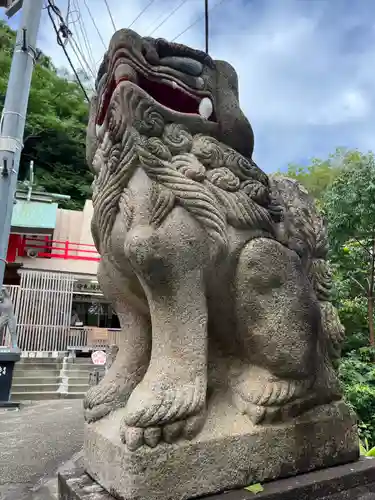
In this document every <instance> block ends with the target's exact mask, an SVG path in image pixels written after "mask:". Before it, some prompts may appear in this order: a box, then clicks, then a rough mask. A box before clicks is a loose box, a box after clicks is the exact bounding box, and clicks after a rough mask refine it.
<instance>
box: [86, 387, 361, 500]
mask: <svg viewBox="0 0 375 500" xmlns="http://www.w3.org/2000/svg"><path fill="white" fill-rule="evenodd" d="M123 412H124V410H123V409H121V410H117V411H116V412H114V413H113V414H112V415H109V416H107V417H106V418H104V419H102V420H100V421H99V422H96V423H94V424H86V427H85V443H84V465H85V469H86V471H87V472H88V473H89V475H90V476H91V477H92V478H94V479H95V480H96V481H97V482H98V483H99V484H100V485H101V486H103V487H104V488H105V489H106V490H107V491H109V492H110V493H111V494H112V495H113V496H116V497H118V498H121V499H125V500H139V499H142V500H161V499H163V500H184V499H188V498H191V497H198V496H201V495H207V494H211V493H217V492H221V491H225V490H229V489H235V488H241V487H244V486H246V485H249V484H252V483H258V482H260V483H263V482H264V481H270V480H273V479H277V478H282V477H288V476H293V475H295V474H300V473H304V472H309V471H312V470H314V469H319V468H325V467H331V466H334V465H340V464H344V463H348V462H351V461H355V460H357V459H358V457H359V446H358V435H357V428H356V423H355V417H354V415H353V414H352V412H351V411H350V410H349V408H348V406H347V405H346V404H345V403H344V402H342V401H340V402H337V403H333V404H331V405H327V406H322V407H319V408H316V409H314V410H312V411H310V412H308V413H305V414H304V415H303V416H301V417H299V418H297V419H295V420H294V421H291V422H288V423H286V424H280V425H265V426H254V425H252V424H251V422H250V420H249V419H248V418H247V417H245V416H244V415H241V414H240V413H239V412H238V411H237V410H236V409H235V408H234V407H233V406H232V405H231V404H229V403H228V401H227V400H225V399H224V398H223V397H221V398H219V399H218V398H216V399H215V398H213V399H212V403H211V406H210V408H209V410H208V418H207V421H206V424H205V426H204V428H203V430H202V431H201V433H200V434H199V435H198V436H197V438H195V439H193V440H192V441H184V440H181V441H179V442H177V443H176V444H173V445H168V444H165V443H162V444H160V445H158V446H157V447H156V448H153V449H152V448H148V447H146V446H143V447H141V448H139V449H138V450H137V451H135V452H134V451H133V452H131V451H129V450H128V449H127V447H126V446H125V445H124V444H123V443H122V442H121V441H120V435H119V428H120V422H121V420H122V416H123Z"/></svg>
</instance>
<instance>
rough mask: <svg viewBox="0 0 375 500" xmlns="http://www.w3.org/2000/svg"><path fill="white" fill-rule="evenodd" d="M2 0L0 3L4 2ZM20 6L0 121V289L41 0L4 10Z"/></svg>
mask: <svg viewBox="0 0 375 500" xmlns="http://www.w3.org/2000/svg"><path fill="white" fill-rule="evenodd" d="M4 3H6V2H4V1H2V2H1V3H0V5H1V6H4ZM15 4H17V6H18V8H20V7H21V6H22V4H23V6H22V14H21V24H20V28H19V30H18V33H17V39H16V45H15V49H14V53H13V59H12V65H11V68H10V74H9V80H8V88H7V93H6V97H5V104H4V110H3V113H2V117H1V122H0V290H1V287H2V285H3V282H4V273H5V266H6V255H7V249H8V240H9V234H10V229H11V223H12V212H13V204H14V196H15V192H16V188H17V179H18V171H19V165H20V158H21V152H22V148H23V134H24V131H25V122H26V112H27V105H28V101H29V94H30V85H31V77H32V73H33V67H34V63H35V59H36V56H37V50H36V41H37V35H38V30H39V25H40V20H41V16H42V8H43V0H23V2H22V1H20V0H17V1H16V2H15V1H12V0H8V2H7V4H6V5H5V6H6V7H8V12H9V10H10V8H12V10H11V13H12V14H13V13H15V12H14V11H15V10H16V9H14V5H15Z"/></svg>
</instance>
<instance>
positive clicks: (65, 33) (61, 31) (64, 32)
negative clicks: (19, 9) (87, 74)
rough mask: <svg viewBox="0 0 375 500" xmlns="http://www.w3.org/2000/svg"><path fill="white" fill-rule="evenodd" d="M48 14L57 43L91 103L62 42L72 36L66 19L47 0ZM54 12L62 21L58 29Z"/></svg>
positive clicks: (51, 1)
mask: <svg viewBox="0 0 375 500" xmlns="http://www.w3.org/2000/svg"><path fill="white" fill-rule="evenodd" d="M47 12H48V16H49V18H50V20H51V23H52V26H53V29H54V31H55V33H56V37H57V43H58V45H60V47H61V48H62V49H63V51H64V54H65V57H66V58H67V60H68V63H69V65H70V67H71V69H72V71H73V73H74V76H75V77H76V80H77V83H78V85H79V86H80V87H81V89H82V92H83V94H84V96H85V98H86V99H87V101H88V102H89V101H90V99H89V96H88V95H87V92H86V89H85V87H84V86H83V84H82V82H81V79H80V77H79V75H78V73H77V70H76V69H75V67H74V64H73V62H72V60H71V58H70V56H69V54H68V52H67V50H66V47H65V44H64V42H63V40H62V38H65V40H67V38H68V37H69V36H71V34H72V32H71V31H70V30H69V28H68V26H67V25H66V23H65V21H64V18H63V17H62V15H61V12H60V9H59V8H58V7H56V5H55V4H54V2H53V0H47ZM52 12H53V13H54V14H55V15H56V16H57V17H58V18H59V20H60V28H58V27H57V25H56V23H55V20H54V18H53V15H52Z"/></svg>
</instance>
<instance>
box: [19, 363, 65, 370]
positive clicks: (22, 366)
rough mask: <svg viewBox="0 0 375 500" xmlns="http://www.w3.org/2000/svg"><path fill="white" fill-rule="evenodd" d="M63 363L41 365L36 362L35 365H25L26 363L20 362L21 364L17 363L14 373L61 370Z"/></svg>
mask: <svg viewBox="0 0 375 500" xmlns="http://www.w3.org/2000/svg"><path fill="white" fill-rule="evenodd" d="M62 365H63V364H62V363H59V362H53V363H51V362H49V363H47V362H45V363H43V362H42V363H39V361H38V362H35V363H24V362H20V363H16V366H15V367H14V371H17V370H60V369H61V367H62Z"/></svg>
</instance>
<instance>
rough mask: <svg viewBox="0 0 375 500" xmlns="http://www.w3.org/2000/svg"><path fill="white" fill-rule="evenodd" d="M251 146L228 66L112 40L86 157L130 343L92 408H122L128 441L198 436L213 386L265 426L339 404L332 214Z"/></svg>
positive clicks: (110, 279)
mask: <svg viewBox="0 0 375 500" xmlns="http://www.w3.org/2000/svg"><path fill="white" fill-rule="evenodd" d="M253 144H254V137H253V132H252V128H251V126H250V124H249V122H248V121H247V119H246V118H245V116H244V115H243V113H242V111H241V109H240V105H239V99H238V82H237V75H236V72H235V70H234V69H233V68H232V67H231V66H230V65H229V64H228V63H226V62H223V61H214V60H212V59H211V58H210V57H209V56H208V55H206V54H205V53H203V52H200V51H197V50H193V49H191V48H189V47H185V46H183V45H179V44H174V43H168V42H167V41H165V40H154V39H151V38H142V37H140V36H138V35H137V34H136V33H134V32H132V31H130V30H122V31H119V32H117V33H116V34H115V35H114V37H113V39H112V41H111V44H110V47H109V50H108V52H107V53H106V55H105V57H104V61H103V63H102V65H101V68H100V70H99V74H98V78H97V83H96V95H95V97H94V98H93V99H92V104H91V112H90V122H89V126H88V136H87V158H88V162H89V164H90V166H91V167H92V169H93V171H94V173H95V181H94V184H93V204H94V216H93V220H92V233H93V237H94V241H95V245H96V247H97V249H98V252H99V253H100V255H101V261H100V265H99V271H98V279H99V282H100V285H101V288H102V290H103V293H104V295H105V296H106V297H107V298H108V299H109V300H110V301H111V303H112V304H113V306H114V307H115V309H116V311H117V314H118V317H119V320H120V323H121V328H122V340H121V344H120V345H119V351H118V354H117V357H116V359H115V361H114V363H113V364H112V366H111V368H110V369H109V371H108V373H107V374H106V376H105V377H104V379H103V380H102V382H101V383H100V384H99V385H98V386H96V387H93V388H91V389H90V390H89V392H88V394H87V396H86V399H85V414H86V419H87V420H88V421H89V422H92V421H95V420H98V419H100V418H102V417H103V416H105V415H107V414H108V413H110V412H112V411H113V410H115V409H117V408H121V407H122V408H124V409H125V411H124V418H123V421H122V424H121V429H120V430H119V432H121V437H122V440H123V442H124V443H126V444H127V447H128V448H129V449H130V450H135V449H137V448H139V447H140V446H142V445H147V446H151V447H153V446H156V445H157V444H158V443H159V442H160V441H164V442H167V443H171V442H174V441H176V440H177V439H183V438H191V437H194V436H195V435H196V434H197V433H199V432H200V430H201V428H202V426H203V425H204V422H205V416H206V408H207V405H209V404H210V398H211V397H213V396H212V395H213V394H218V393H219V394H220V393H221V394H222V397H223V398H224V397H228V398H231V400H232V401H233V404H234V405H235V406H236V407H237V408H238V410H239V411H240V412H241V413H243V414H245V415H247V416H248V418H249V419H250V420H251V421H252V422H253V423H254V424H259V425H261V424H266V423H274V422H280V421H286V420H288V419H291V418H294V417H296V416H298V415H300V414H302V413H303V412H306V411H307V410H310V409H312V408H314V407H316V406H319V405H323V404H327V403H330V402H332V401H334V400H337V399H340V398H341V394H340V390H339V387H338V382H337V379H336V376H335V373H334V370H333V368H332V361H333V360H334V359H335V358H336V357H337V356H338V355H339V351H340V344H341V341H342V339H343V328H342V326H341V324H340V321H339V318H338V316H337V313H336V310H335V308H334V307H333V306H332V304H331V302H330V289H331V276H330V272H329V268H328V264H327V261H326V254H327V235H326V228H325V225H324V222H323V219H322V218H321V217H320V215H319V213H318V211H317V209H316V207H315V205H314V202H313V201H312V200H311V198H310V197H309V196H308V194H307V192H306V191H305V190H304V188H303V187H301V186H300V185H299V184H298V183H297V182H295V181H293V180H291V179H287V178H284V177H282V176H274V177H271V178H269V177H268V176H267V175H266V174H265V173H264V172H262V170H260V169H259V167H258V166H257V165H256V164H255V163H254V161H253V160H252V153H253Z"/></svg>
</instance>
